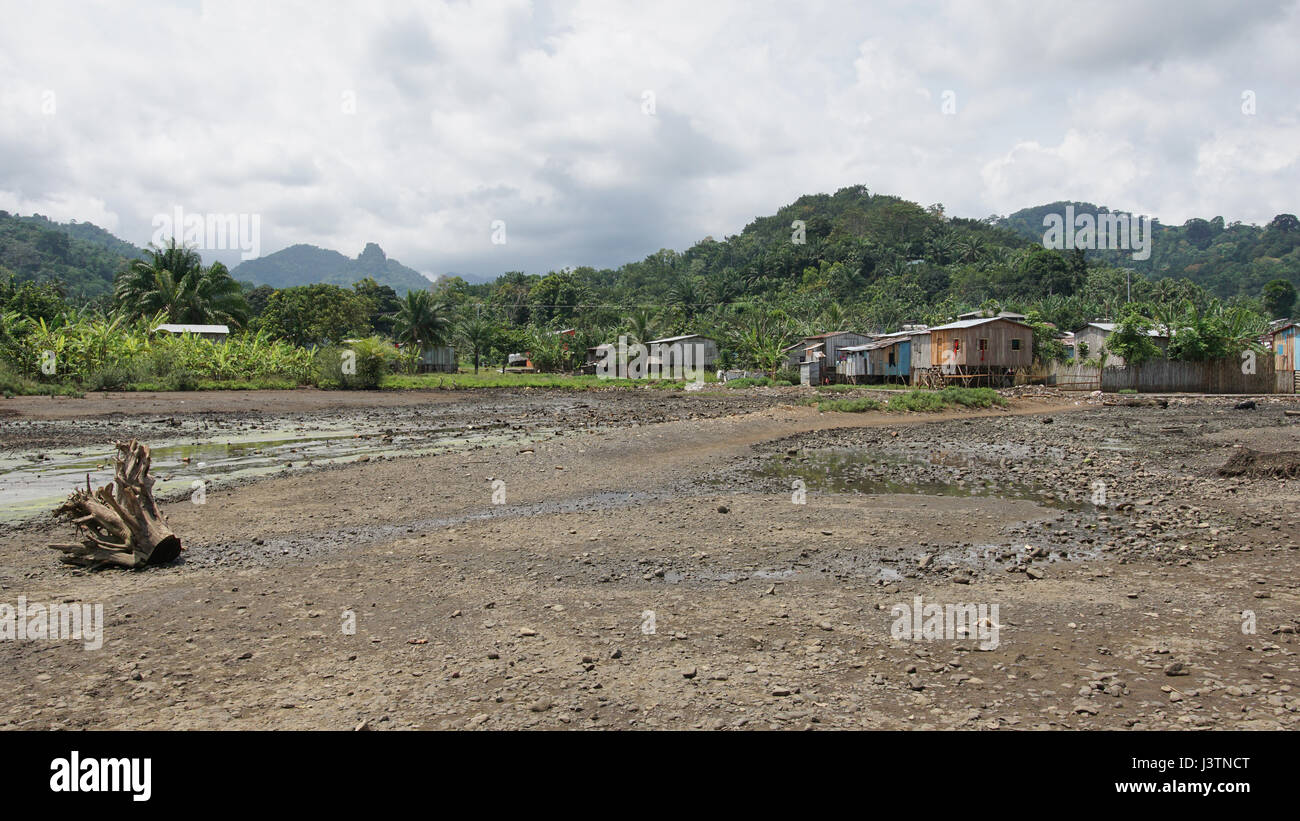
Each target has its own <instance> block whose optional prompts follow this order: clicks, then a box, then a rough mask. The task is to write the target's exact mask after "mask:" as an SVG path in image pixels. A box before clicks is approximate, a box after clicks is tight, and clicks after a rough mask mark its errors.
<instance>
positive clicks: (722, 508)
mask: <svg viewBox="0 0 1300 821" xmlns="http://www.w3.org/2000/svg"><path fill="white" fill-rule="evenodd" d="M718 512H719V513H730V512H731V508H729V507H727V506H726V505H718Z"/></svg>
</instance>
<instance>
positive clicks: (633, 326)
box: [626, 308, 659, 345]
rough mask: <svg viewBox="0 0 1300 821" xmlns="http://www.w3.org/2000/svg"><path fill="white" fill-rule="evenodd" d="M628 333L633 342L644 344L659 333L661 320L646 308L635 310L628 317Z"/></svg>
mask: <svg viewBox="0 0 1300 821" xmlns="http://www.w3.org/2000/svg"><path fill="white" fill-rule="evenodd" d="M626 325H627V335H628V337H629V338H630V340H631V341H632V342H639V343H641V344H642V345H644V344H645V343H647V342H649V341H650V340H652V339H654V338H655V337H656V336H657V335H658V334H659V320H658V317H656V316H655V315H654V314H652V313H650V311H648V310H646V309H645V308H640V309H638V310H635V311H633V312H632V313H631V314H630V315H629V316H628V318H627V322H626Z"/></svg>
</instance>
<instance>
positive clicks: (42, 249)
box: [0, 211, 143, 302]
mask: <svg viewBox="0 0 1300 821" xmlns="http://www.w3.org/2000/svg"><path fill="white" fill-rule="evenodd" d="M142 254H143V251H141V250H140V249H139V248H136V247H135V246H134V245H132V244H131V243H129V242H123V241H122V240H120V239H118V238H117V237H115V236H113V235H112V234H110V233H109V232H108V231H105V230H104V229H103V228H100V227H99V226H97V225H94V224H92V223H89V222H70V223H59V222H53V221H51V220H49V219H47V218H46V217H43V216H41V215H40V214H33V215H32V216H29V217H23V216H18V215H16V214H10V213H9V212H7V211H0V278H4V279H8V277H9V275H12V276H13V277H14V279H16V280H18V281H20V282H27V281H32V282H58V283H60V284H61V285H62V287H63V290H64V293H65V295H66V296H67V297H68V298H69V299H70V300H72V301H73V302H85V301H88V300H91V299H94V298H95V297H97V296H101V295H104V294H107V293H109V292H111V291H112V288H113V277H114V276H115V275H116V274H117V272H118V271H119V270H120V269H121V268H122V266H123V265H125V264H126V262H127V261H128V260H130V259H135V258H137V257H139V256H141V255H142Z"/></svg>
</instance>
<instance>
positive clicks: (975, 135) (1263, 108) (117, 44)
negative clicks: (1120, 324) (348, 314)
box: [0, 0, 1300, 276]
mask: <svg viewBox="0 0 1300 821" xmlns="http://www.w3.org/2000/svg"><path fill="white" fill-rule="evenodd" d="M1298 21H1300V18H1298V17H1297V11H1296V7H1295V4H1294V3H1292V2H1260V3H1254V4H1250V5H1249V6H1246V7H1233V6H1231V5H1230V4H1229V5H1225V4H1222V3H1220V2H1195V3H1184V4H1181V5H1180V6H1179V8H1178V9H1177V11H1176V12H1173V11H1170V9H1169V7H1168V6H1167V5H1166V4H1161V3H1140V2H1109V1H1108V2H1097V3H1090V4H1086V5H1075V6H1046V5H1044V4H1040V3H1036V2H1030V1H1029V0H1023V2H1014V3H1010V2H1008V3H997V4H992V5H990V4H979V3H974V2H967V1H966V0H962V1H961V2H956V0H954V1H953V2H935V3H928V4H912V3H901V2H886V3H881V4H876V5H873V6H867V7H864V6H862V5H861V4H858V3H832V2H826V3H807V4H799V5H797V6H790V5H789V4H781V3H776V2H767V3H754V2H740V0H732V2H723V1H722V0H717V1H716V2H714V1H712V0H711V2H708V3H701V2H698V0H693V2H666V3H653V4H646V3H631V2H628V3H613V2H608V0H599V1H597V0H590V1H589V2H575V3H544V2H539V3H527V2H522V0H518V1H516V2H500V0H493V2H448V3H423V2H422V3H375V2H356V3H347V4H339V3H331V4H330V5H329V6H328V8H326V7H324V6H321V5H320V4H315V3H308V2H265V0H256V2H254V1H253V0H244V1H242V2H241V1H240V0H236V1H235V2H210V3H209V2H203V3H190V4H181V5H165V4H158V5H146V4H133V5H128V6H126V7H119V6H117V5H113V4H73V3H62V2H58V0H51V1H50V2H44V3H40V4H32V5H31V6H29V7H28V8H27V10H26V12H25V14H24V18H23V20H22V22H21V23H18V24H17V25H10V26H7V27H5V28H4V29H2V30H0V76H3V77H4V78H5V81H4V82H3V83H2V84H0V207H5V208H7V209H9V210H19V211H23V212H24V213H25V212H28V211H31V210H39V211H40V212H41V213H45V214H47V215H49V216H52V217H55V218H60V219H64V218H76V219H81V220H90V221H94V222H96V223H99V224H101V225H104V227H107V228H109V229H110V230H114V231H115V232H118V233H119V234H120V235H122V236H123V237H124V238H126V239H129V240H131V241H134V242H136V243H144V242H145V241H147V239H148V238H149V234H150V233H151V228H150V223H151V219H152V217H153V215H154V214H155V213H157V212H159V211H168V210H170V209H171V207H172V206H173V205H177V204H179V205H182V206H183V207H184V208H185V209H186V210H187V211H191V212H206V211H219V212H253V213H258V214H261V215H262V231H263V236H262V245H263V248H264V249H265V250H274V249H277V248H280V247H284V246H286V245H289V244H292V243H295V242H310V243H313V244H318V245H323V246H326V247H330V248H336V249H338V250H340V251H342V252H344V253H346V254H349V255H352V254H356V253H358V252H359V251H360V250H361V248H362V247H363V246H364V244H365V243H366V242H368V241H374V242H378V243H379V244H380V245H381V246H383V248H384V249H385V250H386V251H387V252H388V253H389V255H390V256H392V257H395V258H397V259H400V260H401V261H402V262H404V263H406V264H408V265H411V266H412V267H415V268H417V269H419V270H423V271H428V272H441V271H448V270H451V271H461V272H468V273H471V274H478V275H485V276H492V275H496V274H498V273H500V272H502V271H504V270H510V269H524V270H528V271H533V272H544V271H545V270H547V269H549V268H553V267H556V266H559V265H562V264H572V263H589V264H594V265H617V264H619V263H621V262H625V261H629V260H632V259H636V258H639V257H641V256H643V255H644V254H646V253H648V252H650V251H653V250H655V249H657V248H660V247H677V248H682V247H685V246H687V245H689V244H691V243H693V242H694V241H696V240H698V239H700V238H702V237H703V236H705V235H706V234H709V235H713V236H714V237H717V238H721V237H722V236H724V235H726V234H729V233H735V232H737V231H739V230H740V229H741V228H742V227H743V226H744V225H745V224H746V223H748V222H749V221H750V220H751V219H752V218H753V217H755V216H757V215H761V214H766V213H771V212H772V211H774V210H775V209H776V208H777V207H779V206H780V205H783V204H785V203H786V202H789V201H790V200H791V199H793V198H794V197H796V196H798V195H799V194H803V193H813V192H817V191H833V190H835V189H837V188H839V187H842V186H845V185H853V184H859V183H862V184H866V185H867V186H868V187H869V188H870V189H871V190H872V191H876V192H882V193H894V194H898V195H900V196H904V197H907V198H909V199H914V200H917V201H919V202H921V203H922V204H929V203H930V202H943V203H944V204H945V206H946V208H947V212H948V213H949V214H956V215H965V216H975V217H980V216H984V215H986V214H988V213H991V212H995V211H996V212H1002V213H1006V212H1008V211H1010V210H1014V209H1016V208H1020V207H1027V206H1031V205H1037V204H1041V203H1043V202H1047V201H1051V200H1055V199H1061V198H1072V199H1087V200H1091V201H1094V202H1098V203H1100V204H1105V205H1110V206H1112V207H1117V208H1124V209H1126V210H1135V211H1147V212H1150V213H1154V214H1156V215H1157V216H1159V217H1160V218H1161V219H1162V220H1164V221H1166V222H1180V221H1182V220H1184V219H1186V218H1188V217H1191V216H1214V215H1216V214H1222V215H1224V216H1226V217H1228V218H1229V219H1241V220H1246V221H1254V222H1265V221H1267V220H1268V219H1270V218H1271V217H1272V216H1273V215H1274V214H1276V213H1278V212H1282V211H1290V212H1294V211H1296V204H1295V200H1294V192H1295V191H1296V190H1297V185H1296V183H1297V176H1298V171H1297V163H1296V149H1295V148H1294V147H1295V146H1296V145H1297V144H1298V143H1297V140H1296V136H1297V134H1296V122H1297V119H1300V105H1298V104H1297V101H1296V100H1295V97H1294V93H1293V90H1292V88H1291V81H1290V78H1292V77H1294V76H1295V74H1296V71H1297V70H1300V56H1297V51H1296V50H1295V49H1294V48H1293V43H1294V42H1295V39H1296V35H1297V34H1300V22H1298ZM1243 89H1251V90H1252V91H1254V92H1255V94H1256V95H1257V99H1258V110H1257V113H1256V114H1255V115H1254V116H1253V117H1250V116H1247V115H1244V114H1242V112H1241V108H1240V95H1241V92H1242V90H1243ZM645 91H651V92H653V94H654V100H655V112H654V114H653V115H652V116H651V115H647V114H645V113H643V110H642V104H643V93H644V92H645ZM945 91H952V92H953V93H954V94H955V97H954V98H953V99H955V102H956V107H957V110H956V113H955V114H952V115H946V114H944V113H943V111H942V110H941V105H942V104H943V102H944V100H945V96H944V92H945ZM47 92H52V93H53V94H54V99H55V100H56V102H57V105H56V109H55V111H54V112H52V113H50V112H46V111H43V110H42V103H43V101H44V100H45V99H46V95H47ZM350 101H351V102H354V103H355V109H354V110H355V113H349V110H348V103H349V102H350ZM74 212H75V213H74ZM494 219H503V220H505V221H506V222H507V224H508V228H509V243H508V244H507V245H505V246H494V245H492V244H491V241H490V227H489V226H490V223H491V221H492V220H494ZM228 261H229V260H228Z"/></svg>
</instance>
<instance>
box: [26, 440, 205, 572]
mask: <svg viewBox="0 0 1300 821" xmlns="http://www.w3.org/2000/svg"><path fill="white" fill-rule="evenodd" d="M115 444H116V445H117V449H118V454H117V459H116V461H115V463H114V466H113V468H114V470H113V474H114V475H113V482H112V484H108V485H104V486H103V487H101V488H100V489H99V490H97V491H95V492H94V493H91V491H90V475H89V474H87V475H86V489H85V490H81V489H78V490H76V491H75V492H73V494H72V495H71V496H69V497H68V500H67V501H66V502H64V503H63V504H62V505H61V506H60V507H59V508H58V510H56V511H55V514H56V515H63V516H68V517H71V518H72V522H73V524H75V525H76V526H77V530H78V532H79V534H80V536H81V537H82V538H81V542H80V543H77V544H52V545H50V547H52V548H54V549H55V550H62V551H63V553H64V555H63V556H62V557H60V558H62V560H63V561H65V562H68V563H69V564H78V565H83V566H87V567H93V568H99V567H105V566H108V565H114V566H117V567H130V568H139V567H144V566H145V565H150V564H163V563H165V562H170V561H172V560H173V559H175V558H176V557H177V556H179V555H180V552H181V540H180V539H179V538H177V536H176V534H174V533H172V532H171V530H170V529H169V528H168V527H167V525H166V524H164V523H163V515H162V513H161V512H160V511H159V510H158V503H157V502H155V501H154V498H153V482H154V479H153V477H152V476H150V475H149V461H150V460H149V447H148V446H147V445H143V444H140V443H139V442H137V441H135V440H134V439H132V440H131V441H130V442H117V443H115ZM114 488H116V493H115V492H114Z"/></svg>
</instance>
